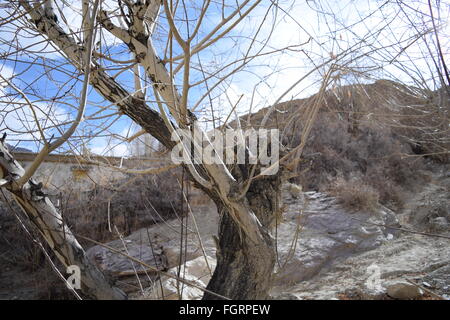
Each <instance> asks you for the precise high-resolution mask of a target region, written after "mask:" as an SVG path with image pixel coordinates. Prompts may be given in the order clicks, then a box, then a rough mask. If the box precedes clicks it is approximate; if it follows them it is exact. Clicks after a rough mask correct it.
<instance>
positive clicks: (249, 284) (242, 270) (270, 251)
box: [203, 176, 281, 300]
mask: <svg viewBox="0 0 450 320" xmlns="http://www.w3.org/2000/svg"><path fill="white" fill-rule="evenodd" d="M280 181H281V179H280V178H279V176H270V177H266V178H264V179H261V180H257V181H255V182H254V183H253V184H252V186H251V187H250V189H249V191H248V193H247V195H246V198H245V199H244V200H243V201H245V202H246V204H247V205H248V206H249V207H250V208H251V210H252V211H253V212H254V213H255V215H256V216H257V217H258V219H259V221H260V222H261V223H262V226H261V228H260V231H261V233H262V235H263V238H264V241H263V242H261V243H259V244H256V243H254V242H253V241H251V240H250V239H243V237H245V235H244V234H243V233H242V232H240V230H239V226H237V224H236V223H235V222H234V220H233V219H232V217H231V215H230V214H229V213H228V212H227V211H226V209H225V208H224V206H223V205H222V204H221V203H220V202H219V203H217V202H216V204H217V207H218V210H219V213H220V216H221V219H220V225H219V243H218V248H217V254H216V255H217V266H216V269H215V270H214V274H213V276H212V278H211V280H210V282H209V283H208V286H207V289H208V290H210V291H212V292H216V293H218V294H220V295H223V296H225V297H228V298H230V299H237V300H255V299H267V297H268V294H269V289H270V286H271V281H272V274H273V268H274V265H275V248H274V241H273V238H272V236H271V234H270V229H271V226H272V225H273V222H274V220H275V215H276V213H277V211H278V203H279V200H280ZM203 299H204V300H209V299H211V300H212V299H218V298H217V296H214V295H211V294H209V293H205V295H204V296H203Z"/></svg>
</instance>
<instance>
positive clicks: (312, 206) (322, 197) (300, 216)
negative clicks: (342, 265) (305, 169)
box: [275, 187, 399, 285]
mask: <svg viewBox="0 0 450 320" xmlns="http://www.w3.org/2000/svg"><path fill="white" fill-rule="evenodd" d="M285 188H286V189H287V187H285ZM283 202H284V204H285V205H286V211H285V214H284V216H283V220H284V221H283V222H282V223H281V224H280V225H279V226H278V229H277V231H276V233H277V238H278V239H277V250H278V257H279V259H280V265H281V266H282V267H279V268H278V269H277V270H276V278H275V284H276V285H289V284H292V283H296V282H299V281H304V280H307V279H310V278H312V277H313V276H315V275H316V274H318V273H319V272H320V271H321V270H322V269H324V268H328V267H330V266H331V265H333V264H334V263H336V261H338V260H342V259H345V258H347V257H349V256H351V255H355V254H358V253H362V252H365V251H368V250H372V249H375V248H377V247H379V246H380V245H381V244H383V243H385V242H387V241H388V240H391V241H392V239H394V238H396V237H398V235H399V231H397V230H394V229H389V228H386V227H383V226H380V225H390V226H397V227H398V226H399V223H398V221H397V218H396V216H395V213H394V212H392V211H391V210H389V209H388V208H385V207H380V209H379V210H376V211H375V212H363V211H360V212H351V213H350V212H349V211H348V210H346V209H345V208H343V207H342V206H341V205H340V204H339V203H338V202H337V200H336V199H335V198H333V197H330V196H328V195H326V194H324V193H319V192H305V193H303V197H302V198H301V199H292V196H291V194H289V193H288V192H284V194H283ZM300 230H301V231H300ZM296 234H297V238H296ZM294 248H295V250H294Z"/></svg>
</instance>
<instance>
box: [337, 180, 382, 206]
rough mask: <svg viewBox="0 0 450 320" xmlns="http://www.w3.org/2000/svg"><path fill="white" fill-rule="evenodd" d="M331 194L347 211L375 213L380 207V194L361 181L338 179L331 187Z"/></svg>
mask: <svg viewBox="0 0 450 320" xmlns="http://www.w3.org/2000/svg"><path fill="white" fill-rule="evenodd" d="M330 193H331V194H332V195H333V196H334V197H336V198H337V199H338V200H339V201H340V203H341V204H342V205H343V206H344V207H345V208H347V209H351V210H356V211H374V210H375V209H376V208H377V207H378V201H379V195H378V192H377V191H376V190H374V189H373V188H372V187H371V186H369V185H367V184H365V183H363V182H361V181H360V180H351V181H348V180H345V179H343V178H337V179H336V180H335V181H334V183H333V184H332V185H331V188H330Z"/></svg>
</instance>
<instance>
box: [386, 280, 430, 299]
mask: <svg viewBox="0 0 450 320" xmlns="http://www.w3.org/2000/svg"><path fill="white" fill-rule="evenodd" d="M386 292H387V294H388V296H390V297H391V298H394V299H401V300H409V299H417V298H420V297H421V296H422V295H423V290H422V289H420V288H419V287H417V286H415V285H413V284H411V283H409V282H396V283H393V284H390V285H388V287H387V288H386Z"/></svg>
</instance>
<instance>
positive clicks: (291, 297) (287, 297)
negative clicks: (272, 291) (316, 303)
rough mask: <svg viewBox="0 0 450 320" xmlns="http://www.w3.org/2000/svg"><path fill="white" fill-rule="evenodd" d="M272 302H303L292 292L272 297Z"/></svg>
mask: <svg viewBox="0 0 450 320" xmlns="http://www.w3.org/2000/svg"><path fill="white" fill-rule="evenodd" d="M270 300H302V299H301V298H299V297H298V296H296V295H295V294H293V293H291V292H283V293H280V294H277V295H272V296H270Z"/></svg>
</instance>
